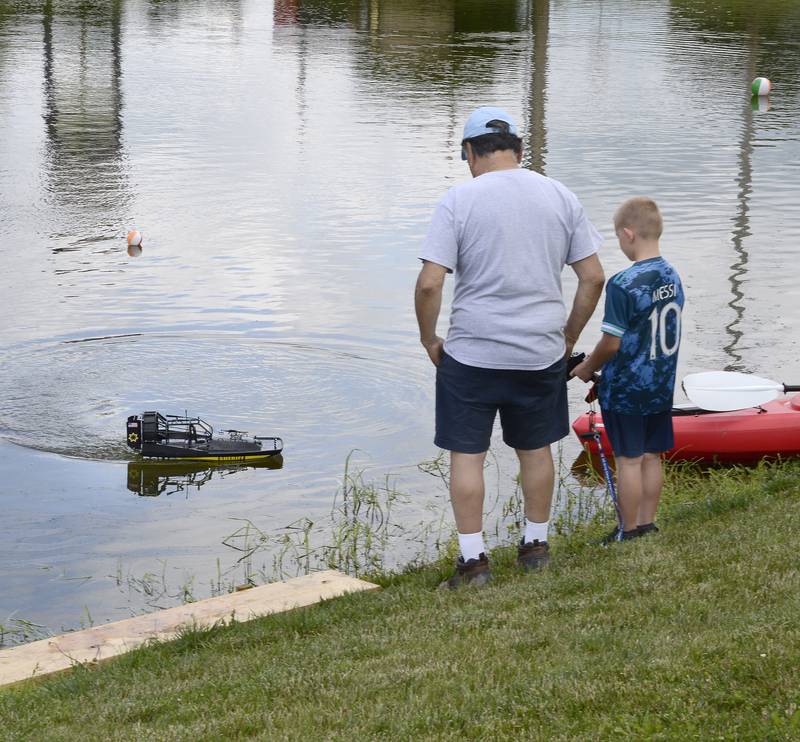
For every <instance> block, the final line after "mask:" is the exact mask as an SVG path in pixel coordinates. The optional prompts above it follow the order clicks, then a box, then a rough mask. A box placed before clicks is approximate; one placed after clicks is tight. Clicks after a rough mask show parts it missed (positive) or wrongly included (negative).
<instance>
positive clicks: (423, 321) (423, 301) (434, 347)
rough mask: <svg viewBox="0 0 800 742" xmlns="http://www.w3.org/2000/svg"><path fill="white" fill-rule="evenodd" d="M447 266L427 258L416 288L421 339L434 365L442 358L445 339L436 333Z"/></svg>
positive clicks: (416, 305)
mask: <svg viewBox="0 0 800 742" xmlns="http://www.w3.org/2000/svg"><path fill="white" fill-rule="evenodd" d="M446 275H447V268H445V267H444V266H443V265H438V264H437V263H431V262H430V261H429V260H426V261H424V262H423V264H422V270H421V271H420V272H419V276H417V287H416V289H415V290H414V308H415V310H416V313H417V323H418V324H419V340H420V342H421V343H422V345H423V347H424V348H425V350H427V351H428V356H429V357H430V359H431V361H432V362H433V365H434V366H438V365H439V363H440V362H441V360H442V348H443V347H444V340H442V338H440V337H439V336H438V335H437V334H436V321H437V320H438V319H439V309H440V308H441V306H442V286H443V285H444V277H445V276H446Z"/></svg>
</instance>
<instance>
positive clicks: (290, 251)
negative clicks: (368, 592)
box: [0, 0, 800, 629]
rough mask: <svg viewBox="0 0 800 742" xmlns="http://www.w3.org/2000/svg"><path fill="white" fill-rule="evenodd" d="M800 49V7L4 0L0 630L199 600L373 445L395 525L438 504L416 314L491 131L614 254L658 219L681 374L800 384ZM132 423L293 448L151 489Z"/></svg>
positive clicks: (654, 1) (327, 497)
mask: <svg viewBox="0 0 800 742" xmlns="http://www.w3.org/2000/svg"><path fill="white" fill-rule="evenodd" d="M799 32H800V12H798V10H797V6H796V4H795V3H792V2H790V1H789V0H771V2H767V3H760V4H758V5H757V6H755V5H752V4H745V3H743V2H737V1H733V0H730V1H728V2H705V1H702V0H686V1H683V2H678V1H674V2H667V1H666V0H638V1H637V2H633V3H631V2H622V0H609V1H606V2H602V3H597V2H589V1H588V0H587V1H586V2H580V1H578V0H563V1H560V2H535V3H534V2H523V1H521V0H520V1H518V2H514V1H509V0H492V1H491V2H487V1H486V0H481V1H479V0H468V1H459V2H455V0H451V1H450V2H448V1H447V0H445V2H440V3H436V4H430V3H424V2H421V0H419V1H417V0H413V1H412V0H401V1H398V0H395V1H392V2H389V0H369V2H368V1H367V0H363V1H359V2H357V1H355V0H338V1H329V2H323V1H322V0H317V1H315V2H304V1H303V0H295V1H291V0H278V1H277V2H275V3H274V5H273V4H272V3H269V2H257V1H256V0H241V1H239V2H236V1H234V0H230V1H228V2H221V1H217V2H215V1H213V0H184V1H183V2H171V1H168V0H160V1H159V2H155V1H151V2H148V1H147V0H116V1H115V2H110V3H94V4H87V3H78V2H42V3H39V4H30V3H23V2H18V3H17V2H8V0H0V264H1V265H2V268H3V270H2V274H1V275H0V291H2V305H0V348H2V356H0V399H2V405H1V406H0V508H2V513H3V515H4V517H3V518H2V521H1V522H0V586H1V587H2V589H0V624H2V623H4V621H5V622H6V623H8V618H7V617H18V618H24V619H27V620H31V621H35V622H38V623H42V624H44V625H46V626H48V627H51V628H55V629H58V628H60V627H62V626H63V627H74V626H77V625H79V624H80V623H81V622H84V623H88V622H90V621H95V622H97V621H103V620H107V619H110V618H120V617H123V616H125V615H127V614H128V613H129V612H131V611H135V610H139V609H141V608H142V607H144V605H145V604H147V605H151V604H154V603H155V604H160V603H159V601H161V602H168V601H169V600H174V599H178V597H179V596H178V593H177V592H175V595H174V596H173V597H172V598H170V597H169V596H160V595H158V591H156V594H157V596H156V597H157V599H151V598H153V596H152V595H150V596H145V598H146V599H143V598H142V596H141V590H138V591H137V590H136V589H135V588H136V587H139V588H141V587H142V584H143V583H142V577H143V575H146V574H149V575H151V576H153V575H155V576H157V577H158V578H159V579H161V576H162V575H163V577H164V580H162V581H168V582H169V583H170V584H171V585H184V584H185V583H187V582H191V580H192V578H194V580H195V582H194V586H195V591H196V594H197V597H205V596H207V595H208V594H209V590H210V583H211V582H213V580H214V579H215V578H216V577H217V560H218V559H219V560H220V563H221V564H222V569H225V568H227V567H230V566H231V564H233V563H235V560H236V558H237V556H238V555H237V554H236V553H233V552H232V550H231V549H230V548H228V547H226V546H224V545H223V543H222V542H223V541H224V540H225V538H226V536H228V535H229V534H231V533H232V532H233V531H235V530H236V529H237V528H238V527H239V526H240V524H241V523H242V522H243V521H242V520H241V519H251V520H252V522H253V523H254V524H257V525H258V527H259V528H261V529H263V530H264V531H265V532H269V531H270V529H280V528H281V527H283V526H286V525H287V524H290V523H293V522H296V521H298V520H299V519H302V518H308V519H310V520H311V521H314V522H315V523H322V522H324V521H325V519H326V518H328V517H329V515H330V512H331V508H332V504H333V498H334V495H335V493H336V492H337V489H339V488H340V484H341V477H342V471H343V468H344V462H345V460H346V459H347V456H348V455H349V454H350V452H351V451H353V450H354V449H356V450H357V451H358V452H357V453H356V454H355V459H356V461H357V462H359V466H363V467H366V468H367V474H366V479H367V480H368V481H369V480H370V479H372V478H374V479H375V480H376V481H381V480H382V479H383V477H384V476H385V475H387V474H389V475H390V477H391V479H392V482H394V484H395V485H396V486H397V488H398V489H400V490H401V491H403V492H405V493H408V495H409V500H408V502H406V503H405V504H404V506H403V507H402V508H398V509H396V511H395V517H397V518H398V519H399V521H400V522H401V523H403V524H405V525H407V526H409V527H411V526H414V525H416V524H417V523H419V522H420V521H421V520H425V519H428V520H431V519H433V518H434V516H433V515H431V512H432V511H437V512H438V511H440V510H441V509H442V508H446V493H445V491H444V487H443V485H442V483H441V481H440V480H437V479H435V478H432V477H430V476H428V475H427V474H425V473H423V472H420V471H419V470H418V468H417V464H419V463H420V462H424V461H427V460H430V459H433V458H434V457H435V456H436V455H437V453H438V452H437V450H436V449H435V448H434V447H433V445H432V442H431V441H432V430H433V410H432V402H433V368H432V366H430V364H429V362H428V361H427V358H426V356H425V354H424V352H423V351H422V349H421V347H420V346H419V344H418V340H417V329H416V323H415V319H414V315H413V306H412V293H413V286H414V281H415V278H416V273H417V271H418V263H417V260H416V256H417V252H418V246H419V243H420V241H421V239H422V237H423V235H424V233H425V229H426V226H427V221H428V219H429V217H430V214H431V210H432V208H433V205H434V204H435V202H436V200H437V199H438V198H439V197H440V195H441V194H442V193H443V191H444V190H445V189H446V188H447V187H449V186H450V185H453V184H455V183H457V182H459V181H461V180H462V179H464V178H466V177H468V174H467V172H466V169H465V166H464V165H463V163H462V162H461V160H460V158H459V147H458V143H459V139H460V129H461V126H462V124H463V121H464V119H465V117H466V115H467V114H468V113H469V111H470V110H471V109H472V108H473V107H474V106H476V105H480V104H483V103H493V104H497V105H502V106H504V107H506V108H508V109H509V110H510V111H511V112H512V113H513V114H514V115H515V116H516V117H517V118H518V120H519V121H520V122H521V123H522V125H523V128H524V130H525V134H524V139H525V145H526V154H525V165H526V166H529V167H535V168H537V169H540V170H542V171H544V172H545V173H546V174H548V175H551V176H552V177H556V178H558V179H560V180H562V181H563V182H565V183H566V184H567V185H568V186H569V187H570V188H571V189H573V190H574V191H575V192H576V193H577V194H578V195H579V197H580V198H581V200H582V202H583V203H584V205H585V206H586V208H587V211H588V212H589V215H590V217H591V218H592V220H593V221H594V222H595V223H596V224H597V225H598V227H599V228H600V229H601V231H602V232H603V233H604V234H605V235H606V236H607V237H613V230H612V228H611V217H612V214H613V211H614V209H615V208H616V206H617V205H618V204H619V203H620V202H621V201H622V200H623V199H624V198H626V197H627V196H629V195H633V194H638V193H645V194H648V195H651V196H652V197H654V198H655V199H656V200H657V201H658V202H659V204H660V205H661V207H662V209H663V212H664V217H665V222H666V230H665V235H664V239H663V242H662V245H663V249H664V252H665V254H666V255H667V257H668V258H669V259H670V260H672V261H673V262H674V263H675V264H676V265H677V267H678V268H679V270H680V271H681V273H682V275H683V278H684V284H685V287H686V290H687V297H688V298H687V306H686V310H685V312H684V327H685V336H684V345H683V348H682V350H681V357H680V369H679V373H680V374H683V373H686V372H689V371H699V370H707V369H720V368H722V369H736V370H743V371H753V372H758V373H760V374H761V375H764V376H770V377H772V378H776V379H780V380H782V381H786V382H790V383H791V382H796V381H797V379H798V378H800V360H798V359H799V358H800V353H798V338H799V337H800V333H798V332H797V327H798V325H799V324H800V308H799V307H800V302H798V298H799V294H798V291H797V288H796V270H794V265H793V256H794V253H795V246H796V244H797V242H798V237H800V213H799V212H798V210H797V208H796V204H797V201H798V194H799V193H800V143H799V140H800V82H799V81H798V78H797V74H796V73H797V69H798V67H799V66H800V64H799V63H800V42H799V41H798V39H800V33H799ZM756 75H766V76H768V77H770V78H771V79H772V81H773V84H774V86H775V89H774V91H773V93H772V95H771V97H770V101H769V107H768V110H766V109H767V106H766V105H763V106H762V108H763V109H765V110H758V108H759V107H758V106H757V105H756V107H755V108H756V110H754V109H753V107H752V106H751V101H750V99H749V94H748V90H749V83H750V80H751V79H752V78H753V77H755V76H756ZM132 228H138V229H140V230H142V232H143V234H144V243H143V244H144V249H143V252H142V254H141V256H139V257H132V256H129V255H128V254H127V252H126V250H125V234H126V232H127V231H128V230H129V229H132ZM602 259H603V262H604V265H605V267H606V271H607V273H608V274H611V273H612V272H615V271H617V270H619V269H621V268H623V267H624V266H625V260H624V258H623V256H622V255H621V254H620V253H619V251H618V250H617V248H616V246H615V245H614V244H613V242H612V241H610V240H609V241H608V242H607V243H606V246H605V247H604V249H603V253H602ZM574 285H575V283H574V280H573V277H572V275H571V272H570V271H569V270H567V271H566V272H565V274H564V287H565V293H566V294H567V295H568V296H571V293H572V291H573V290H574ZM450 288H451V287H450ZM446 299H449V294H448V295H447V297H446ZM599 320H600V316H599V313H598V314H596V316H595V317H594V318H593V320H592V322H591V323H590V325H589V327H588V328H587V330H586V333H585V335H584V340H582V342H581V344H580V345H581V346H582V347H584V348H585V349H588V348H589V347H590V346H591V344H592V343H593V342H594V340H595V338H596V337H597V336H598V333H599ZM445 327H446V320H444V319H443V320H442V323H441V325H440V329H441V330H442V331H443V330H444V328H445ZM571 387H573V388H571V390H570V395H571V396H570V399H571V412H572V414H573V415H577V414H578V413H579V412H581V411H583V409H584V408H585V405H584V404H583V402H582V399H581V398H582V395H583V390H582V389H579V388H578V386H577V384H576V383H575V382H573V384H572V385H571ZM144 409H159V410H162V411H163V412H171V413H182V412H183V411H184V410H188V411H189V412H190V413H191V414H200V415H202V416H203V417H204V418H207V419H208V420H209V421H210V422H211V423H212V424H214V425H215V426H217V427H237V428H244V429H247V430H249V431H250V432H251V433H256V434H262V435H280V436H281V437H283V439H284V441H285V444H286V450H285V457H284V462H283V467H282V468H280V469H257V468H248V469H244V470H240V471H237V470H233V471H225V470H222V471H217V472H208V471H205V472H203V471H195V472H192V471H189V472H187V471H179V472H176V473H172V474H164V475H163V476H162V475H161V474H160V473H159V472H156V473H153V472H149V474H148V473H143V472H141V471H137V470H136V469H135V467H134V468H133V469H132V468H131V466H130V465H129V463H128V462H129V460H130V456H129V455H128V453H127V451H126V449H125V448H124V445H123V435H124V420H125V418H126V417H127V416H128V415H129V414H133V413H137V412H141V411H142V410H144ZM493 450H494V451H495V453H496V456H497V464H498V466H499V468H500V474H499V475H498V474H496V469H495V468H492V470H491V471H490V476H489V481H490V497H489V500H490V501H491V502H495V501H498V500H499V501H500V502H502V501H504V499H505V498H506V497H508V496H510V494H511V493H512V491H513V487H514V483H513V476H514V473H515V469H514V465H513V455H512V456H509V454H508V452H507V451H505V450H504V448H503V446H502V444H501V443H500V442H499V438H497V443H496V445H495V446H494V447H493ZM578 453H579V446H578V444H577V443H576V442H575V441H573V440H571V439H567V440H565V442H564V444H563V446H562V450H561V456H562V459H563V467H564V471H563V476H564V477H566V478H567V480H569V474H568V467H569V464H570V463H571V461H572V459H574V458H575V457H576V456H577V455H578ZM158 492H160V494H158V495H157V496H154V495H155V493H158ZM445 512H446V509H445ZM496 517H497V518H499V519H500V520H501V521H502V519H503V516H502V514H500V515H498V516H496ZM237 519H238V520H237ZM403 553H405V552H403ZM406 555H408V554H406ZM398 558H400V559H402V556H401V557H398ZM153 579H154V580H155V582H158V580H156V579H155V578H153ZM152 583H153V580H151V584H152ZM132 585H133V586H134V589H133V590H132V589H131V586H132ZM132 593H133V594H132ZM176 596H178V597H176Z"/></svg>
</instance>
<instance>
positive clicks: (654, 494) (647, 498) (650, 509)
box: [637, 453, 664, 526]
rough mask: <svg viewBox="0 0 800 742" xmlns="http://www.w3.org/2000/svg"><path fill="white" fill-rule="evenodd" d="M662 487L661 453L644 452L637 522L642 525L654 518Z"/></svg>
mask: <svg viewBox="0 0 800 742" xmlns="http://www.w3.org/2000/svg"><path fill="white" fill-rule="evenodd" d="M663 487H664V469H663V467H662V465H661V454H657V453H646V454H645V455H644V459H643V461H642V501H641V503H640V504H639V522H638V524H637V525H640V526H643V525H645V524H646V523H652V522H653V521H654V520H655V519H656V511H657V510H658V503H659V501H660V500H661V490H662V489H663Z"/></svg>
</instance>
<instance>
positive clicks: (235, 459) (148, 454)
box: [141, 443, 281, 464]
mask: <svg viewBox="0 0 800 742" xmlns="http://www.w3.org/2000/svg"><path fill="white" fill-rule="evenodd" d="M280 454H281V451H280V450H274V451H263V450H260V449H257V450H253V451H249V450H247V451H236V450H231V449H230V448H224V449H215V448H213V446H211V447H209V448H207V449H200V448H192V447H190V446H171V445H168V444H164V443H150V444H148V443H144V444H142V447H141V455H142V456H143V457H144V458H146V459H164V460H170V461H207V462H214V463H224V464H236V463H247V462H251V461H265V460H267V459H271V458H273V457H275V456H280Z"/></svg>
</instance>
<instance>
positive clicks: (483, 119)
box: [461, 106, 517, 160]
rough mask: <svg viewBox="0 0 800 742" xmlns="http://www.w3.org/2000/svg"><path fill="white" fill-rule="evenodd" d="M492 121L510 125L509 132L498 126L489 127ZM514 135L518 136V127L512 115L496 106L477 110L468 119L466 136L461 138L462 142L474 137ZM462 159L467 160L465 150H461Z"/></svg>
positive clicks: (465, 126) (465, 129)
mask: <svg viewBox="0 0 800 742" xmlns="http://www.w3.org/2000/svg"><path fill="white" fill-rule="evenodd" d="M491 121H503V122H505V123H506V124H508V130H506V129H505V127H503V128H502V129H501V128H498V127H496V126H488V125H487V124H489V122H491ZM503 133H507V134H514V135H515V136H517V125H516V123H514V119H513V118H512V117H511V115H510V114H508V113H506V112H505V111H504V110H503V109H502V108H497V107H496V106H481V107H480V108H476V109H475V110H474V111H473V112H472V113H471V114H470V115H469V118H468V119H467V122H466V123H465V124H464V136H462V137H461V139H462V141H463V140H464V139H472V138H473V137H479V136H481V135H483V134H503ZM461 159H462V160H466V159H467V153H466V152H465V151H464V148H463V147H462V148H461Z"/></svg>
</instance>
